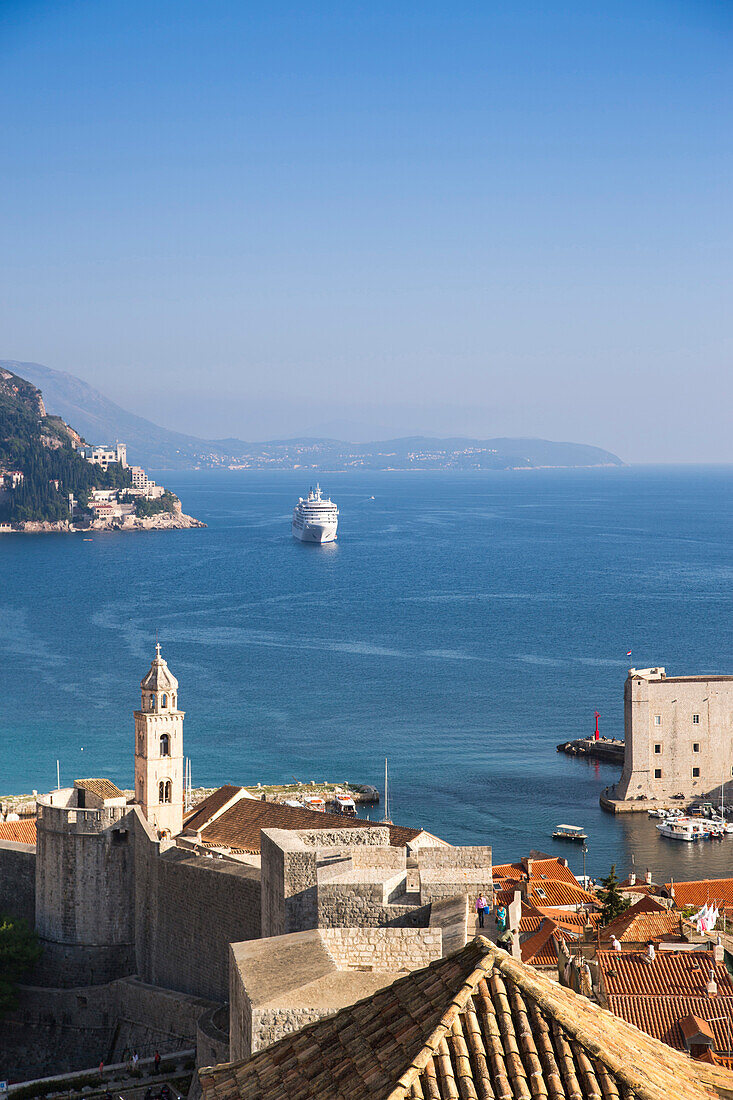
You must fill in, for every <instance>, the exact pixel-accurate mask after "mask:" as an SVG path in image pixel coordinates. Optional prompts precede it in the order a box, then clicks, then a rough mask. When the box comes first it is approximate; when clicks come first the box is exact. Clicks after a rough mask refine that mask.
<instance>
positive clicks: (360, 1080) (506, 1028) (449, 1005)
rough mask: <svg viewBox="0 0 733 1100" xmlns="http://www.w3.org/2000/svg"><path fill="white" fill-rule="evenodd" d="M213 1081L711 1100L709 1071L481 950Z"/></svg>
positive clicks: (229, 1087)
mask: <svg viewBox="0 0 733 1100" xmlns="http://www.w3.org/2000/svg"><path fill="white" fill-rule="evenodd" d="M199 1072H200V1078H201V1083H202V1086H203V1093H204V1100H408V1098H409V1100H459V1098H460V1100H464V1098H465V1100H475V1098H480V1100H490V1098H496V1100H499V1098H500V1100H517V1098H518V1100H530V1098H532V1097H547V1098H548V1100H565V1098H572V1100H606V1098H608V1100H673V1098H674V1100H704V1098H710V1097H715V1096H724V1097H727V1098H729V1100H731V1098H733V1074H731V1073H730V1072H729V1071H727V1070H724V1069H721V1068H719V1067H716V1066H711V1065H702V1064H700V1063H697V1062H693V1061H692V1060H691V1059H689V1058H687V1057H685V1056H683V1055H681V1054H679V1053H678V1052H676V1051H673V1050H671V1049H670V1048H669V1047H666V1046H664V1045H663V1044H661V1043H659V1042H658V1041H657V1040H655V1039H652V1038H650V1036H648V1035H645V1034H643V1033H642V1032H640V1031H637V1030H636V1028H633V1027H630V1026H629V1025H628V1024H626V1023H625V1022H624V1021H622V1020H619V1019H617V1018H616V1017H614V1016H613V1015H612V1014H611V1013H609V1012H607V1011H605V1010H604V1009H601V1008H599V1007H598V1006H597V1005H594V1004H592V1003H591V1002H590V1001H588V1000H586V999H585V998H583V997H580V996H579V995H577V994H575V993H573V992H571V991H570V990H568V989H562V988H561V987H560V986H558V985H556V984H555V983H553V982H551V981H549V979H547V978H544V977H543V976H542V975H540V974H538V973H536V972H535V971H533V970H531V969H530V968H529V967H527V966H524V965H523V964H522V963H519V962H516V961H515V960H513V959H511V958H510V957H509V956H508V955H507V954H506V953H505V952H503V951H500V950H499V949H498V948H496V947H494V946H493V945H491V944H490V943H489V942H488V941H487V940H485V939H482V938H478V939H476V940H474V942H473V943H470V944H468V946H467V947H465V948H463V950H461V951H458V952H456V954H454V955H450V956H448V957H447V958H445V959H441V960H440V961H438V962H436V963H433V964H432V965H431V966H429V967H427V968H425V969H424V970H419V971H416V972H415V973H413V974H410V975H408V976H407V977H405V978H403V979H401V980H400V981H397V982H395V983H394V984H393V985H391V986H390V987H389V988H387V989H384V990H381V991H380V992H378V993H376V994H374V995H373V996H372V997H370V998H368V999H367V1000H363V1001H360V1002H358V1003H357V1004H355V1005H352V1006H351V1007H349V1008H344V1009H342V1010H341V1011H340V1012H338V1013H337V1014H336V1015H335V1016H331V1017H328V1018H327V1019H324V1020H321V1021H319V1022H317V1023H315V1024H311V1025H310V1026H308V1027H306V1028H303V1030H301V1031H299V1032H295V1033H294V1034H292V1035H289V1036H287V1037H286V1038H284V1039H282V1040H280V1042H278V1043H275V1044H274V1045H273V1046H271V1047H269V1048H267V1049H266V1050H263V1051H260V1052H259V1053H258V1054H256V1055H255V1056H254V1057H253V1058H251V1059H250V1060H249V1061H246V1062H236V1063H230V1064H228V1065H222V1066H218V1067H214V1068H211V1069H202V1070H200V1071H199Z"/></svg>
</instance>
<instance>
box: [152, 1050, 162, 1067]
mask: <svg viewBox="0 0 733 1100" xmlns="http://www.w3.org/2000/svg"><path fill="white" fill-rule="evenodd" d="M153 1065H154V1066H155V1072H156V1073H160V1051H158V1050H156V1052H155V1054H154V1055H153Z"/></svg>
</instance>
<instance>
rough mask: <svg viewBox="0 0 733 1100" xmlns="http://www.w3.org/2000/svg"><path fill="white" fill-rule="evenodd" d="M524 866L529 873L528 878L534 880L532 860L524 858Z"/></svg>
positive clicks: (527, 857)
mask: <svg viewBox="0 0 733 1100" xmlns="http://www.w3.org/2000/svg"><path fill="white" fill-rule="evenodd" d="M522 866H523V867H524V869H525V871H526V872H527V878H532V860H531V859H530V858H529V856H522Z"/></svg>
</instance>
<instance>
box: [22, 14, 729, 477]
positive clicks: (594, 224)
mask: <svg viewBox="0 0 733 1100" xmlns="http://www.w3.org/2000/svg"><path fill="white" fill-rule="evenodd" d="M732 42H733V8H732V7H731V5H730V4H729V3H718V2H713V0H689V2H687V0H666V2H661V0H660V2H650V0H634V2H626V0H617V2H615V3H613V4H600V3H592V2H591V3H589V2H588V0H583V2H580V0H577V2H573V0H569V2H554V3H550V2H547V3H537V2H532V0H527V2H524V3H521V4H518V3H516V2H507V3H503V2H502V3H495V2H491V0H484V2H482V3H461V2H460V0H459V2H452V3H443V2H431V0H426V2H424V3H420V4H417V3H411V2H405V3H398V4H395V3H380V2H370V3H349V2H348V0H344V2H341V3H338V4H337V3H333V4H327V3H318V2H312V3H310V4H305V3H290V4H286V3H278V2H277V0H274V2H271V3H268V4H262V3H261V4H254V3H246V2H244V3H243V2H242V0H237V2H230V0H207V2H205V3H204V2H201V0H198V2H196V3H193V2H189V0H146V2H144V3H141V2H136V0H125V2H124V3H122V2H118V0H104V3H99V2H98V0H69V2H58V0H57V2H55V3H49V2H42V0H25V2H17V0H16V2H13V0H5V3H4V4H3V5H2V7H1V8H0V62H1V64H2V79H1V80H0V142H1V143H2V145H1V148H2V153H3V155H2V158H1V160H0V173H1V174H2V180H1V183H2V195H3V201H2V204H0V234H1V236H0V240H1V241H2V257H3V262H2V269H1V270H2V282H1V284H0V331H1V332H2V340H0V358H15V359H30V360H36V361H39V362H43V363H46V364H47V365H48V366H52V367H56V368H58V369H64V370H69V371H71V372H72V373H75V374H78V375H79V376H80V377H83V378H85V379H86V380H88V381H90V382H92V383H93V384H95V385H97V386H98V387H99V388H100V389H102V390H103V391H104V392H106V393H107V394H108V395H109V396H111V397H113V398H114V399H116V400H117V401H119V402H120V403H121V404H123V405H125V406H127V407H128V408H131V409H133V410H134V411H136V412H140V413H143V414H144V415H147V416H149V417H150V418H151V419H153V420H157V421H158V422H160V423H164V424H165V425H167V426H170V427H174V426H177V427H180V428H181V429H182V430H186V431H191V432H196V433H197V434H204V435H216V436H225V435H239V436H241V437H244V438H250V439H257V438H267V437H272V436H276V435H292V434H298V433H300V432H302V431H306V430H313V429H315V430H318V431H320V430H323V429H336V430H338V428H339V427H342V428H344V429H348V430H349V431H350V432H351V434H352V436H353V437H356V438H358V437H360V436H361V437H364V438H366V437H369V435H370V434H371V433H373V432H380V433H381V432H386V433H391V434H407V433H413V432H429V433H434V434H470V435H504V434H506V435H539V436H545V437H547V438H555V439H572V440H579V441H585V442H591V443H597V444H599V445H601V446H606V447H608V448H609V449H611V450H614V451H616V452H618V453H619V454H621V455H622V457H624V458H627V459H629V460H638V461H674V460H681V461H733V433H731V431H730V421H731V416H730V410H731V399H732V398H733V371H732V370H731V312H732V311H731V285H732V282H731V274H732V271H731V268H732V266H733V264H732V260H731V256H732V251H731V243H732V242H731V237H732V236H733V234H732V233H731V224H732V217H731V193H732V192H731V184H732V182H733V181H732V179H731V176H732V173H731V167H732V165H733V155H732V154H733V150H732V148H731V146H732V139H733V126H732V125H731V99H732V97H731V85H732V83H733V66H732V65H731V60H732V58H731V52H732V51H731V44H732Z"/></svg>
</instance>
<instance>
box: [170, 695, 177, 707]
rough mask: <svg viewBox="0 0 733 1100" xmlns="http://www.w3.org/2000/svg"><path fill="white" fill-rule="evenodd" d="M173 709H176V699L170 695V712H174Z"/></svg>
mask: <svg viewBox="0 0 733 1100" xmlns="http://www.w3.org/2000/svg"><path fill="white" fill-rule="evenodd" d="M175 709H176V697H175V695H171V710H175Z"/></svg>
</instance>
